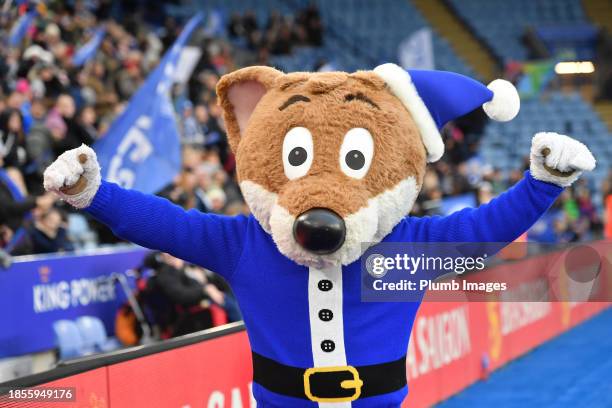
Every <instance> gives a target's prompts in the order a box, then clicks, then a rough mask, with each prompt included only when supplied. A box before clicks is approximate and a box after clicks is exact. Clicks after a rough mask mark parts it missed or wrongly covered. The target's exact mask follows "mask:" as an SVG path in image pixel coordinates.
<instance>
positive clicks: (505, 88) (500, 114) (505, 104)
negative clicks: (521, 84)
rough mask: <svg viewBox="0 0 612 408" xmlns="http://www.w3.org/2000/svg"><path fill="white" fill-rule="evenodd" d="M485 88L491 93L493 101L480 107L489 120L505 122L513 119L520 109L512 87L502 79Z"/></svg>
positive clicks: (516, 95)
mask: <svg viewBox="0 0 612 408" xmlns="http://www.w3.org/2000/svg"><path fill="white" fill-rule="evenodd" d="M487 88H489V89H490V90H491V91H493V99H491V100H490V101H489V102H486V103H484V104H483V105H482V108H483V109H484V111H485V112H486V113H487V116H489V117H490V118H491V119H493V120H496V121H498V122H507V121H509V120H512V119H514V117H515V116H516V115H517V114H518V113H519V110H520V108H521V99H520V98H519V94H518V92H517V91H516V88H515V87H514V85H512V84H511V83H510V82H508V81H506V80H503V79H496V80H494V81H493V82H491V83H490V84H489V85H488V86H487Z"/></svg>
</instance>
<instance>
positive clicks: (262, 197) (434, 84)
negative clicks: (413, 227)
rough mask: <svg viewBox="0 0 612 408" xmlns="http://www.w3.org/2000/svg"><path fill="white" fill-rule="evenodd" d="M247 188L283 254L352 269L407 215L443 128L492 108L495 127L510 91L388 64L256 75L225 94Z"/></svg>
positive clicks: (251, 71) (507, 113)
mask: <svg viewBox="0 0 612 408" xmlns="http://www.w3.org/2000/svg"><path fill="white" fill-rule="evenodd" d="M217 94H218V95H219V99H220V104H221V106H222V108H223V110H224V118H225V122H226V127H227V133H228V138H229V143H230V145H231V148H232V149H233V151H234V153H235V155H236V161H237V172H238V179H239V182H240V187H241V189H242V192H243V195H244V198H245V200H246V201H247V204H248V205H249V206H250V208H251V211H252V212H253V214H254V216H255V217H256V218H257V220H258V221H259V223H260V224H261V226H262V227H263V228H264V229H265V230H266V231H267V232H268V233H270V234H271V235H272V238H273V239H274V241H275V243H276V245H277V246H278V248H279V250H280V252H282V253H283V254H284V255H285V256H287V257H289V258H290V259H292V260H294V261H295V262H297V263H299V264H302V265H306V266H316V267H324V266H328V265H332V264H343V265H347V264H349V263H351V262H353V261H355V260H356V259H358V258H359V256H360V255H361V254H362V251H363V249H362V248H363V243H376V242H378V241H380V240H381V239H382V238H384V237H385V235H387V234H388V233H389V232H391V230H392V229H393V227H394V226H395V225H396V224H397V223H398V222H399V221H400V220H401V219H402V218H403V217H405V216H406V215H407V214H408V213H409V212H410V210H411V208H412V206H413V204H414V201H415V199H416V197H417V195H418V193H419V190H420V188H421V184H422V182H423V175H424V173H425V166H426V164H427V162H434V161H436V160H438V159H439V158H440V157H441V156H442V154H443V151H444V144H443V142H442V138H441V136H440V133H439V129H440V128H441V127H442V126H444V124H445V123H446V122H447V121H449V120H452V119H454V118H456V117H458V116H461V115H463V114H465V113H468V112H470V111H472V110H473V109H475V108H477V107H479V106H481V105H483V104H484V106H483V107H484V109H485V111H486V112H487V113H488V114H489V116H490V117H492V118H494V119H496V120H502V121H506V120H510V119H512V118H513V117H514V116H515V115H516V114H517V113H518V109H519V97H518V94H517V93H516V90H515V89H514V87H513V86H512V85H511V84H510V83H508V82H506V81H503V80H496V81H494V82H492V83H491V84H490V85H489V87H488V88H487V87H485V86H484V85H482V84H480V83H478V82H476V81H474V80H472V79H469V78H467V77H464V76H461V75H458V74H453V73H449V72H441V71H405V70H403V69H402V68H400V67H398V66H396V65H394V64H384V65H381V66H379V67H377V68H376V69H374V70H373V71H358V72H356V73H352V74H347V73H342V72H328V73H291V74H284V73H282V72H280V71H277V70H275V69H273V68H269V67H262V66H255V67H249V68H244V69H240V70H238V71H235V72H232V73H230V74H228V75H225V76H224V77H222V79H221V81H220V82H219V84H218V86H217Z"/></svg>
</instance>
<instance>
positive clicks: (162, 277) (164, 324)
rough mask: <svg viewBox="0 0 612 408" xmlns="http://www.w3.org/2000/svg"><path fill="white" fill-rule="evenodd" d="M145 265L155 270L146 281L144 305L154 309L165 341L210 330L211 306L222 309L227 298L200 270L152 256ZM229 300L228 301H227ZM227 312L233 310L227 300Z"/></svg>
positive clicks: (169, 258)
mask: <svg viewBox="0 0 612 408" xmlns="http://www.w3.org/2000/svg"><path fill="white" fill-rule="evenodd" d="M145 264H146V265H147V266H148V267H149V268H151V269H153V270H154V275H153V276H152V277H151V278H149V280H148V281H147V284H146V286H147V290H146V295H145V300H144V301H145V303H146V304H147V305H148V306H149V307H151V308H152V309H153V312H154V315H155V321H156V324H157V325H159V326H160V330H161V332H162V333H164V337H172V336H180V335H183V334H187V333H191V332H194V331H198V330H204V329H207V328H210V327H212V326H213V323H214V320H215V316H213V313H214V312H213V311H212V310H211V305H213V304H215V305H218V306H219V307H223V306H224V305H225V304H226V295H225V294H224V293H223V292H222V291H221V290H220V289H219V288H218V287H217V285H215V284H214V283H212V282H211V281H209V276H207V275H206V273H205V271H204V270H203V269H201V268H194V267H190V266H187V265H186V264H185V262H184V261H183V260H181V259H178V258H175V257H173V256H171V255H168V254H164V253H158V252H153V253H152V254H150V255H149V256H148V257H147V260H146V261H145ZM228 299H229V297H228ZM227 303H228V305H229V306H230V308H232V307H234V304H233V303H231V300H228V302H227ZM231 313H233V314H234V317H235V310H233V309H232V311H231Z"/></svg>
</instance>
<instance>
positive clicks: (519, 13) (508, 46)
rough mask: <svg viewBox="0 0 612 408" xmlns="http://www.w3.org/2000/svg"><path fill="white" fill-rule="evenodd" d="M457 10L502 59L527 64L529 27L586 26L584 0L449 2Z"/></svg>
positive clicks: (465, 0)
mask: <svg viewBox="0 0 612 408" xmlns="http://www.w3.org/2000/svg"><path fill="white" fill-rule="evenodd" d="M449 1H450V3H451V4H452V6H453V8H454V10H455V11H456V12H457V13H458V14H459V15H460V16H461V17H462V18H463V19H464V20H465V21H466V22H467V23H468V24H469V25H470V26H471V27H472V28H473V29H474V30H475V32H476V33H477V34H478V35H479V36H480V37H481V38H482V39H483V40H484V41H485V42H486V43H487V44H489V45H490V46H491V47H492V49H493V50H494V52H495V53H496V54H497V56H498V57H499V58H500V59H502V60H517V61H524V60H526V59H527V49H526V48H525V46H524V44H523V43H522V41H521V38H522V37H523V35H524V34H525V30H526V29H527V28H528V27H535V26H537V27H544V26H553V25H557V26H558V25H568V24H579V23H586V22H587V19H586V16H585V13H584V10H583V8H582V5H581V3H580V0H556V1H531V0H515V1H505V0H490V1H482V0H449Z"/></svg>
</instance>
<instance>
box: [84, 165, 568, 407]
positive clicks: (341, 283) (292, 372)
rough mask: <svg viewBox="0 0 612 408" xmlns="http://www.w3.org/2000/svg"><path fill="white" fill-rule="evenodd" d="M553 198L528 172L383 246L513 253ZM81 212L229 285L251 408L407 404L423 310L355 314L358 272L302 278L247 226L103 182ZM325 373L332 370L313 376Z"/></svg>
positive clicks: (395, 307) (405, 307) (359, 307)
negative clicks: (248, 368)
mask: <svg viewBox="0 0 612 408" xmlns="http://www.w3.org/2000/svg"><path fill="white" fill-rule="evenodd" d="M561 191H562V188H561V187H558V186H555V185H553V184H549V183H545V182H542V181H538V180H536V179H534V178H533V177H532V176H531V174H530V173H529V171H526V172H525V176H524V178H523V179H522V180H521V181H520V182H518V183H517V184H516V185H515V186H514V187H512V188H511V189H509V190H508V191H506V192H505V193H503V194H501V195H500V196H499V197H497V198H496V199H494V200H492V201H491V202H490V203H488V204H485V205H482V206H480V207H479V208H476V209H472V208H466V209H463V210H461V211H458V212H456V213H454V214H452V215H449V216H446V217H424V218H416V217H411V216H407V217H405V218H404V219H402V221H400V222H399V223H398V224H397V225H396V226H395V228H394V229H393V230H392V232H391V233H390V234H389V235H387V236H386V237H385V238H384V239H383V242H511V241H513V240H514V239H516V238H517V237H518V236H519V235H521V234H522V233H524V232H525V231H526V230H527V229H528V228H529V227H530V226H531V225H532V224H533V223H535V222H536V221H537V219H538V218H539V217H540V216H541V215H542V214H543V213H544V212H545V211H546V210H547V209H548V208H549V207H550V206H551V205H552V203H553V202H554V201H555V199H556V198H557V197H558V195H559V194H560V193H561ZM87 211H88V212H89V213H90V214H92V215H93V216H94V217H96V218H97V219H98V220H100V221H101V222H103V223H105V224H106V225H108V226H109V227H110V228H111V229H112V230H113V232H114V233H115V234H116V235H117V236H119V237H121V238H124V239H126V240H129V241H132V242H134V243H137V244H139V245H142V246H145V247H148V248H154V249H159V250H161V251H164V252H168V253H170V254H172V255H174V256H176V257H179V258H182V259H184V260H186V261H188V262H192V263H194V264H197V265H201V266H202V267H204V268H207V269H210V270H212V271H214V272H217V273H219V274H220V275H222V276H223V277H224V278H225V279H226V280H227V281H228V282H229V283H230V285H231V286H232V288H233V290H234V292H235V294H236V296H237V298H238V302H239V304H240V309H241V311H242V313H243V315H244V321H245V325H246V328H247V333H248V336H249V340H250V344H251V348H252V351H253V368H254V384H253V394H254V396H255V399H256V400H257V403H258V406H259V407H316V406H332V407H351V406H352V407H398V406H400V404H401V403H402V401H403V400H404V398H405V397H406V395H407V393H408V387H407V385H406V376H405V370H406V366H405V356H406V352H407V346H408V340H409V337H410V330H411V328H412V323H413V321H414V319H415V316H416V313H417V310H418V308H419V303H418V302H373V303H364V302H361V300H360V280H361V271H360V268H361V263H360V260H357V261H355V262H353V263H351V264H350V265H346V266H342V267H337V268H331V269H330V270H317V269H315V268H307V267H305V266H300V265H298V264H296V263H295V262H293V261H292V260H290V259H288V258H286V257H285V256H284V255H282V254H281V253H280V252H279V251H278V249H277V248H276V246H275V244H274V241H273V240H272V237H271V236H270V235H269V234H268V233H266V232H265V231H264V230H263V229H262V227H261V226H260V225H259V222H258V221H257V220H256V219H255V218H254V217H253V216H235V217H229V216H221V215H214V214H204V213H201V212H199V211H197V210H189V211H185V210H184V209H182V208H181V207H178V206H176V205H174V204H172V203H170V202H169V201H167V200H165V199H162V198H159V197H155V196H151V195H145V194H142V193H139V192H136V191H131V190H125V189H122V188H120V187H119V186H117V185H115V184H112V183H109V182H105V181H103V182H102V184H101V185H100V188H99V190H98V192H97V194H96V196H95V198H94V200H93V202H92V204H91V205H90V207H89V208H87ZM329 366H331V367H337V368H336V369H332V371H325V370H317V369H316V367H329ZM334 370H336V371H334ZM170 375H171V374H170ZM305 377H306V379H305ZM341 384H342V385H341ZM356 397H358V398H356Z"/></svg>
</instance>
